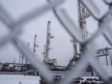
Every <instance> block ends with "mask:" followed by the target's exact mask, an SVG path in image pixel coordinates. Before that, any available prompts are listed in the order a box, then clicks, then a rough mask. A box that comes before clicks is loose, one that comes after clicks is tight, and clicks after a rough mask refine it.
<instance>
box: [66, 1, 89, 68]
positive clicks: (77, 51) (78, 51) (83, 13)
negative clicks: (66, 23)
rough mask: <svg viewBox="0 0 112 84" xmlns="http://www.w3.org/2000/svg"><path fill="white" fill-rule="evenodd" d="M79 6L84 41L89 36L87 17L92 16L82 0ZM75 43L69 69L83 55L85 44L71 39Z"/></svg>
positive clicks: (80, 25)
mask: <svg viewBox="0 0 112 84" xmlns="http://www.w3.org/2000/svg"><path fill="white" fill-rule="evenodd" d="M77 4H78V5H77V6H78V24H79V27H80V29H81V32H82V40H83V42H85V41H86V39H87V36H88V31H87V27H86V19H87V18H88V17H89V16H90V14H89V12H88V11H87V9H86V8H85V7H84V5H83V4H82V3H81V1H80V0H77ZM71 42H72V43H73V48H74V56H73V58H72V59H71V60H70V62H69V64H68V65H67V69H68V68H70V67H72V66H73V65H74V64H75V63H76V62H77V61H78V60H79V58H80V56H82V55H83V47H84V45H82V44H79V43H78V42H77V41H75V40H71Z"/></svg>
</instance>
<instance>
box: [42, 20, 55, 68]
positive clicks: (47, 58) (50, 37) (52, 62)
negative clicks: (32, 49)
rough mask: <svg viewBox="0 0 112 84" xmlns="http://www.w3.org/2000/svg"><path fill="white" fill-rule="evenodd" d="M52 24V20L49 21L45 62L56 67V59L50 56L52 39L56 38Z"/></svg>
mask: <svg viewBox="0 0 112 84" xmlns="http://www.w3.org/2000/svg"><path fill="white" fill-rule="evenodd" d="M50 25H51V21H48V23H47V34H46V45H45V46H44V63H45V64H47V65H49V67H54V66H55V65H56V59H50V58H49V52H50V50H51V48H50V43H51V39H53V38H54V36H53V35H52V34H51V30H50V29H51V28H50Z"/></svg>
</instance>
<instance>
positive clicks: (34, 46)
mask: <svg viewBox="0 0 112 84" xmlns="http://www.w3.org/2000/svg"><path fill="white" fill-rule="evenodd" d="M36 42H37V35H36V34H35V36H34V43H33V53H34V54H35V53H36V48H37V47H39V46H38V45H37V43H36Z"/></svg>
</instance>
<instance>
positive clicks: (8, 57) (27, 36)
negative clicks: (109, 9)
mask: <svg viewBox="0 0 112 84" xmlns="http://www.w3.org/2000/svg"><path fill="white" fill-rule="evenodd" d="M97 1H98V0H97ZM100 1H102V0H99V3H100ZM0 4H2V5H3V6H4V8H5V9H6V10H7V12H8V13H9V14H10V15H11V17H12V18H13V19H14V20H18V19H19V18H20V17H22V16H23V15H24V14H26V13H28V12H30V11H31V10H32V9H35V8H38V7H40V6H42V5H44V4H47V2H46V0H0ZM99 6H102V7H103V8H104V9H105V8H106V6H105V5H102V4H100V5H99ZM61 7H62V8H65V9H66V11H67V13H68V14H69V15H70V17H71V19H72V20H73V22H74V23H76V24H77V25H78V17H77V16H78V13H77V0H66V2H65V3H64V4H63V5H62V6H61ZM102 7H101V8H102ZM105 10H106V9H105ZM105 10H103V11H105ZM49 20H50V21H51V32H52V35H54V39H52V40H51V49H52V50H51V51H50V56H49V58H51V59H52V58H56V59H57V60H58V64H61V65H66V64H67V63H68V62H69V60H70V59H71V58H72V57H73V51H74V50H73V45H72V43H71V42H70V40H71V39H72V38H71V37H70V36H69V34H68V33H67V32H66V31H65V30H64V28H63V27H62V26H61V25H60V23H59V22H58V21H57V19H56V17H55V16H54V14H53V12H52V11H49V12H48V13H46V14H44V15H41V16H40V17H37V18H34V19H33V20H32V21H29V22H28V23H27V24H25V25H23V28H24V29H23V33H22V35H20V36H19V37H20V38H21V39H22V40H24V41H25V43H26V44H27V42H30V48H31V50H32V47H33V39H34V35H35V34H37V44H38V45H39V47H38V48H37V51H36V55H37V58H38V59H41V60H43V54H42V53H43V52H44V45H45V42H46V29H47V22H48V21H49ZM0 28H1V29H0V38H1V37H3V36H4V35H6V34H7V33H8V32H9V31H8V30H7V28H6V26H5V25H4V24H3V23H2V22H1V21H0ZM96 29H97V22H96V21H95V20H94V19H93V17H90V18H88V19H87V30H88V31H89V32H90V33H91V34H93V33H94V32H95V30H96ZM99 38H100V40H97V44H98V46H97V48H96V49H99V48H104V47H106V46H109V45H108V44H107V43H106V41H105V40H104V38H103V37H101V36H100V37H99ZM102 41H103V42H102ZM18 59H19V53H18V52H17V50H16V49H15V48H14V46H13V45H12V44H11V43H8V44H7V45H6V46H4V47H3V48H0V61H1V62H13V60H15V61H16V62H18V61H19V60H18Z"/></svg>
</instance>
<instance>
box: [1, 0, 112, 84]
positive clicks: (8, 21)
mask: <svg viewBox="0 0 112 84" xmlns="http://www.w3.org/2000/svg"><path fill="white" fill-rule="evenodd" d="M47 1H48V4H46V5H44V6H42V7H40V8H37V9H34V10H32V11H31V12H29V13H27V14H25V16H23V17H21V18H19V19H18V20H17V21H14V20H13V19H12V18H11V17H10V15H9V14H8V13H7V11H6V10H5V9H4V7H3V6H2V4H0V19H1V21H2V22H3V23H4V24H5V25H6V26H7V28H9V30H10V34H9V35H7V36H4V37H2V38H1V39H0V47H2V46H4V45H6V44H7V43H8V42H12V44H13V45H14V46H15V47H16V48H17V49H19V50H20V51H21V52H22V53H24V55H25V56H27V58H28V59H29V61H30V62H31V64H32V65H33V66H34V67H35V68H36V69H37V71H38V72H39V74H40V76H42V77H43V78H44V79H45V80H46V81H47V82H48V83H49V84H51V83H52V84H54V83H56V81H54V79H53V78H54V76H55V75H54V73H53V72H51V71H50V70H48V68H47V67H46V65H44V64H42V63H41V62H40V61H39V60H38V59H35V54H34V53H32V52H31V51H30V49H29V48H28V47H27V45H26V44H25V43H24V42H23V41H22V40H21V39H20V38H18V37H17V36H18V35H20V34H21V33H22V30H23V28H22V26H23V25H24V24H25V23H27V22H28V21H30V20H33V18H35V17H41V15H42V14H45V13H46V12H49V10H52V11H53V13H54V15H55V17H56V18H57V20H58V21H59V22H60V23H61V25H62V26H63V28H64V29H65V30H66V31H67V32H68V33H69V34H70V35H71V36H72V37H73V38H74V40H76V41H78V42H79V43H81V44H84V45H85V46H86V47H85V49H84V56H82V57H81V59H80V61H79V62H78V63H77V65H76V66H74V67H73V68H72V69H71V70H70V71H68V72H67V73H66V74H65V77H64V79H62V80H60V81H59V82H57V83H58V84H69V83H70V82H71V81H72V80H73V79H75V78H77V77H79V76H80V75H81V73H82V71H83V69H84V68H85V67H87V66H88V65H90V66H92V68H93V69H94V70H95V71H96V73H98V75H99V76H100V77H101V78H102V79H103V80H104V81H105V83H108V84H112V80H110V77H109V75H108V74H107V72H106V71H105V70H104V69H103V67H102V66H101V65H100V63H99V62H98V60H97V59H96V58H95V53H94V52H93V51H94V50H95V46H96V43H95V38H97V37H98V36H99V35H102V36H104V38H105V39H106V40H107V42H108V43H109V44H110V45H111V46H112V39H111V35H112V29H111V27H112V26H111V25H110V24H112V0H104V3H105V4H107V5H108V6H109V11H108V12H106V13H104V14H102V12H101V10H100V9H99V7H98V6H97V5H96V4H95V3H94V0H81V2H82V4H84V5H85V6H86V7H87V9H88V10H89V12H90V13H91V15H92V16H93V18H95V19H96V21H98V23H99V29H98V30H97V31H96V32H95V33H94V34H93V35H92V36H91V38H89V39H87V40H86V41H85V42H83V40H82V38H81V31H80V28H78V27H77V26H76V24H74V23H73V22H72V20H71V19H70V17H69V15H68V14H67V12H66V11H65V9H57V7H58V6H59V5H61V4H64V3H65V0H47ZM93 46H94V47H93ZM32 56H33V58H32Z"/></svg>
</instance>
